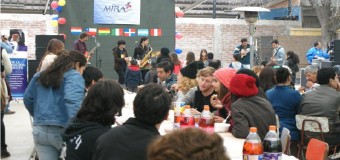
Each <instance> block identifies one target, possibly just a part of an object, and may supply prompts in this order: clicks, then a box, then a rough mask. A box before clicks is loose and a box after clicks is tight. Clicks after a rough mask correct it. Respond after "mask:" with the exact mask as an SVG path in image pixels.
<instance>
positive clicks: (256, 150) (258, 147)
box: [243, 127, 263, 160]
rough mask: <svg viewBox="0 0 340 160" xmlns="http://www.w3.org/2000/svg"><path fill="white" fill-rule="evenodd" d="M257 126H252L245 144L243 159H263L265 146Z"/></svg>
mask: <svg viewBox="0 0 340 160" xmlns="http://www.w3.org/2000/svg"><path fill="white" fill-rule="evenodd" d="M256 132H257V128H256V127H250V133H249V134H248V136H247V138H246V141H245V142H244V145H243V160H262V159H263V146H262V142H261V139H260V137H259V135H258V134H257V133H256Z"/></svg>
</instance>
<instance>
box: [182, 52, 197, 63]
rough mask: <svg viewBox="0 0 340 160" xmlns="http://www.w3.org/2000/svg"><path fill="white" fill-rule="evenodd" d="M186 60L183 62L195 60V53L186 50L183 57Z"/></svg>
mask: <svg viewBox="0 0 340 160" xmlns="http://www.w3.org/2000/svg"><path fill="white" fill-rule="evenodd" d="M185 60H186V62H185V65H189V64H190V63H191V62H195V61H196V59H195V53H194V52H191V51H190V52H188V53H187V58H186V59H185Z"/></svg>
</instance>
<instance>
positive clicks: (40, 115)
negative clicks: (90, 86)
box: [24, 69, 85, 128]
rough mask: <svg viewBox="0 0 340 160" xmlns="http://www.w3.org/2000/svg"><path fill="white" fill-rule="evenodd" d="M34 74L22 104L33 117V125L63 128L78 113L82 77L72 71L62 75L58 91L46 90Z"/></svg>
mask: <svg viewBox="0 0 340 160" xmlns="http://www.w3.org/2000/svg"><path fill="white" fill-rule="evenodd" d="M39 76H40V72H39V73H36V74H35V75H34V77H33V78H32V80H31V82H30V84H29V86H28V87H27V89H26V91H25V95H24V104H25V107H26V109H27V110H28V112H29V113H30V114H31V116H32V117H33V120H34V121H33V125H56V126H61V127H65V128H66V126H67V124H68V121H69V120H71V118H73V117H74V116H75V115H76V113H77V112H78V110H79V108H80V105H81V103H82V101H83V98H84V89H85V83H84V79H83V77H82V76H81V75H80V74H79V72H77V71H76V70H74V69H70V70H69V71H67V72H65V73H64V80H63V81H62V82H61V84H60V87H59V88H58V89H52V87H49V88H46V87H44V86H43V85H42V84H40V83H39V82H37V78H38V77H39Z"/></svg>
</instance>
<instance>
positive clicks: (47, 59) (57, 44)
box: [37, 38, 64, 71]
mask: <svg viewBox="0 0 340 160" xmlns="http://www.w3.org/2000/svg"><path fill="white" fill-rule="evenodd" d="M63 49H64V43H63V42H62V41H61V40H58V39H55V38H53V39H51V40H50V41H49V42H48V44H47V48H46V52H45V54H44V56H43V57H42V58H41V61H40V63H39V67H38V69H37V70H38V71H43V70H45V69H46V68H47V67H48V66H50V65H51V64H52V63H53V62H54V60H55V58H56V57H57V56H58V54H59V53H61V52H59V51H61V50H63Z"/></svg>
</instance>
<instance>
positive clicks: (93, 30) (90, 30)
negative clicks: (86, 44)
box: [85, 28, 97, 36]
mask: <svg viewBox="0 0 340 160" xmlns="http://www.w3.org/2000/svg"><path fill="white" fill-rule="evenodd" d="M85 32H86V33H87V34H88V35H90V36H96V35H97V28H85Z"/></svg>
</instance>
